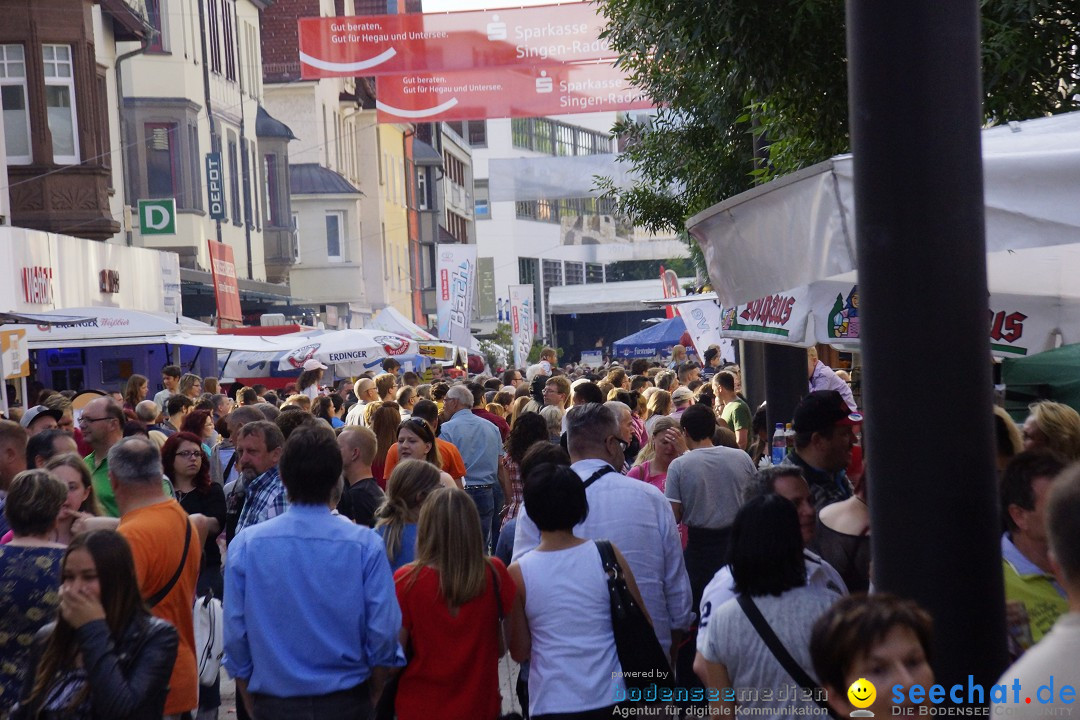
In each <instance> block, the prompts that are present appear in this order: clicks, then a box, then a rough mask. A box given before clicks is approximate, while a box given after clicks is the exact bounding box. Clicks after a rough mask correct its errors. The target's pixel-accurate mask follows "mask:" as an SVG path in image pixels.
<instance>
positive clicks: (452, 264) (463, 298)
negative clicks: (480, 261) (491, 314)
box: [435, 245, 476, 347]
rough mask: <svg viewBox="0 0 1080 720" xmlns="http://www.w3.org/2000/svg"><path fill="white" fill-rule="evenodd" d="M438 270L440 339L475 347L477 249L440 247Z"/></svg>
mask: <svg viewBox="0 0 1080 720" xmlns="http://www.w3.org/2000/svg"><path fill="white" fill-rule="evenodd" d="M438 248H439V257H438V262H437V263H436V267H435V270H436V272H437V273H438V278H439V279H438V290H439V294H438V295H437V296H436V303H435V308H436V312H437V313H438V315H439V339H440V340H447V341H449V342H451V343H453V344H455V345H459V346H463V347H471V346H472V334H471V330H472V315H473V296H474V295H475V294H476V246H475V245H439V246H438Z"/></svg>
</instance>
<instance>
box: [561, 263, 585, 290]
mask: <svg viewBox="0 0 1080 720" xmlns="http://www.w3.org/2000/svg"><path fill="white" fill-rule="evenodd" d="M565 268H566V284H567V285H584V284H585V263H579V262H567V263H565Z"/></svg>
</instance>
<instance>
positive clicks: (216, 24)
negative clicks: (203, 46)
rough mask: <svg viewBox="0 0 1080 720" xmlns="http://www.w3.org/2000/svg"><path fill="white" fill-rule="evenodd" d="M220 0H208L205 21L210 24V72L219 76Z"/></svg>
mask: <svg viewBox="0 0 1080 720" xmlns="http://www.w3.org/2000/svg"><path fill="white" fill-rule="evenodd" d="M220 2H221V0H209V2H208V3H207V8H206V19H207V22H208V23H209V24H210V38H209V41H208V42H207V44H208V45H209V46H210V70H211V72H216V73H217V74H218V75H220V74H221V20H220V17H221V16H220V13H219V11H218V5H219V4H220Z"/></svg>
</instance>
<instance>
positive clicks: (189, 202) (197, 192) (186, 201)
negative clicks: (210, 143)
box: [103, 106, 203, 210]
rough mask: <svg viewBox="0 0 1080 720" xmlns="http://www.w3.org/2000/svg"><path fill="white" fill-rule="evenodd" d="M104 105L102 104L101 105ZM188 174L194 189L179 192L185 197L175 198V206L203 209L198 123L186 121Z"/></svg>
mask: <svg viewBox="0 0 1080 720" xmlns="http://www.w3.org/2000/svg"><path fill="white" fill-rule="evenodd" d="M103 107H104V106H103ZM188 142H189V145H188V153H187V156H188V162H189V165H188V174H189V176H190V177H191V178H192V180H193V181H194V183H195V189H194V191H192V192H184V193H181V194H182V195H185V196H186V197H185V198H183V199H182V200H180V199H178V200H177V206H178V207H183V208H189V209H194V210H202V209H203V191H202V187H201V178H202V172H203V169H202V165H201V158H202V154H201V153H200V152H199V123H198V121H195V122H190V121H189V122H188Z"/></svg>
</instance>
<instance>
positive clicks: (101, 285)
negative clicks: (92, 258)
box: [98, 270, 120, 295]
mask: <svg viewBox="0 0 1080 720" xmlns="http://www.w3.org/2000/svg"><path fill="white" fill-rule="evenodd" d="M98 290H100V291H101V292H103V293H107V294H110V295H115V294H116V293H118V292H120V271H118V270H102V271H101V272H99V273H98Z"/></svg>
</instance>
